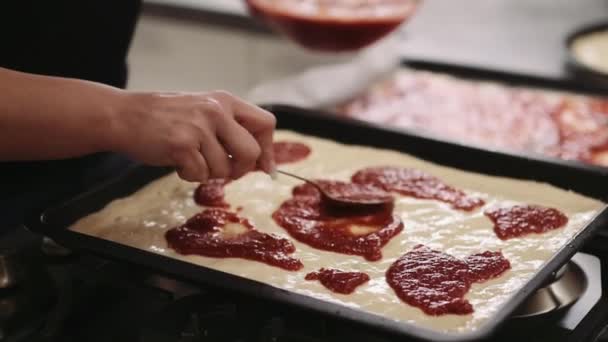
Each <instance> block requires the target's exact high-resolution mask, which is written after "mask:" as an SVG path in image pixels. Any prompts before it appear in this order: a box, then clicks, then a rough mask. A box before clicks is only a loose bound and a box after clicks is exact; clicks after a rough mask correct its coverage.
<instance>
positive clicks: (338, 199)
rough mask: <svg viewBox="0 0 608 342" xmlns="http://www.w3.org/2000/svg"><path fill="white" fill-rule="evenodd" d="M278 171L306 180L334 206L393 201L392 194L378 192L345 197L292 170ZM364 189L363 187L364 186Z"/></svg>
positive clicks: (363, 205) (376, 204)
mask: <svg viewBox="0 0 608 342" xmlns="http://www.w3.org/2000/svg"><path fill="white" fill-rule="evenodd" d="M276 171H277V173H280V174H282V175H285V176H288V177H292V178H295V179H299V180H301V181H304V182H306V183H308V184H310V185H312V186H314V187H315V188H316V189H317V190H318V191H319V193H320V194H321V197H322V200H323V201H325V202H326V203H328V204H330V205H333V206H338V207H377V206H381V205H385V204H389V203H391V202H393V200H394V199H393V197H391V196H390V195H386V196H378V195H376V194H374V196H372V197H366V198H361V197H358V198H356V199H354V198H348V197H344V196H336V195H335V194H332V193H331V192H328V191H327V190H326V189H324V188H323V187H322V186H321V185H320V184H319V183H317V182H314V181H311V180H309V179H307V178H304V177H301V176H298V175H296V174H293V173H291V172H286V171H281V170H276ZM362 189H363V188H362ZM368 194H370V195H371V194H372V192H369V193H368Z"/></svg>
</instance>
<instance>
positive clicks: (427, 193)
mask: <svg viewBox="0 0 608 342" xmlns="http://www.w3.org/2000/svg"><path fill="white" fill-rule="evenodd" d="M352 181H353V183H357V184H368V185H372V186H376V187H379V188H381V189H383V190H385V191H389V192H396V193H399V194H401V195H405V196H411V197H415V198H421V199H434V200H438V201H441V202H445V203H449V204H451V206H452V207H453V208H455V209H460V210H464V211H472V210H474V209H476V208H478V207H481V206H482V205H484V203H485V202H484V201H483V200H482V199H480V198H477V197H473V196H469V195H467V194H465V193H464V192H463V191H461V190H458V189H456V188H454V187H451V186H449V185H446V184H445V183H443V182H442V181H441V180H440V179H439V178H437V177H434V176H432V175H429V174H427V173H424V172H422V171H420V170H416V169H408V168H400V167H393V166H384V167H371V168H367V169H363V170H361V171H358V172H357V173H355V174H354V175H353V176H352Z"/></svg>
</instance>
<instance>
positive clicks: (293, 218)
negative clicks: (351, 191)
mask: <svg viewBox="0 0 608 342" xmlns="http://www.w3.org/2000/svg"><path fill="white" fill-rule="evenodd" d="M317 182H319V183H320V184H321V185H322V186H325V187H327V186H330V187H331V186H333V187H339V188H341V189H345V188H347V187H348V186H349V185H348V184H349V183H343V182H335V181H317ZM355 186H356V185H355ZM292 193H293V197H292V198H291V199H288V200H287V201H285V202H283V203H282V204H281V206H280V207H279V209H277V210H276V211H275V212H274V214H273V215H272V217H273V218H274V220H275V222H276V223H277V224H278V225H279V226H281V227H283V228H285V230H287V231H288V232H289V234H290V235H291V236H293V237H294V238H295V239H297V240H298V241H300V242H303V243H306V244H307V245H309V246H312V247H314V248H318V249H322V250H326V251H332V252H337V253H343V254H350V255H360V256H363V257H364V258H366V259H367V260H370V261H375V260H379V259H381V258H382V253H381V249H382V247H384V245H386V244H387V243H388V242H389V241H390V239H392V238H393V237H394V236H395V235H397V234H399V233H400V232H401V231H402V230H403V223H402V222H401V220H400V219H399V218H398V217H397V216H395V215H393V203H392V202H391V203H388V204H386V205H381V206H374V207H372V208H368V209H367V210H366V211H363V210H362V209H361V208H356V209H355V210H353V207H343V208H334V207H329V206H327V205H325V204H324V202H323V201H321V196H320V194H319V192H318V190H317V189H316V188H315V187H314V186H312V185H310V184H302V185H299V186H297V187H295V188H294V189H293V192H292ZM354 226H357V227H364V228H365V229H364V231H353V228H354Z"/></svg>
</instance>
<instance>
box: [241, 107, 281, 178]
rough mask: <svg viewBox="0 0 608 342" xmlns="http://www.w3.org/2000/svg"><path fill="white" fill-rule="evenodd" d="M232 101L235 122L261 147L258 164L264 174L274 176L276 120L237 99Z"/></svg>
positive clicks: (270, 114) (268, 113) (269, 114)
mask: <svg viewBox="0 0 608 342" xmlns="http://www.w3.org/2000/svg"><path fill="white" fill-rule="evenodd" d="M230 100H231V109H232V112H233V114H234V118H235V120H236V121H237V122H238V123H239V124H240V125H241V126H243V127H244V128H245V129H246V130H247V131H249V132H250V133H251V135H252V136H253V137H254V138H255V139H256V141H257V143H258V145H259V147H260V150H261V153H260V156H259V159H258V161H257V164H258V165H259V166H260V168H261V169H262V170H263V171H264V172H266V173H269V174H272V173H273V172H274V169H275V163H274V152H273V148H272V142H273V134H274V129H275V126H276V118H275V117H274V115H273V114H272V113H270V112H268V111H266V110H264V109H262V108H260V107H257V106H255V105H252V104H250V103H247V102H245V101H243V100H241V99H239V98H237V97H234V96H231V97H230Z"/></svg>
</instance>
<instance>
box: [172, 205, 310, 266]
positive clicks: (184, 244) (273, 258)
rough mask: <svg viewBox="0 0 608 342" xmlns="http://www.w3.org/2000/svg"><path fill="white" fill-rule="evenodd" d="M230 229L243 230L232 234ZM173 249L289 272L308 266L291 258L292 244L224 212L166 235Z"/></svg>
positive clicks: (209, 212) (191, 221) (217, 211)
mask: <svg viewBox="0 0 608 342" xmlns="http://www.w3.org/2000/svg"><path fill="white" fill-rule="evenodd" d="M228 225H233V226H236V227H238V228H239V231H237V232H230V231H229V230H228ZM165 238H166V239H167V243H168V245H169V247H171V248H172V249H174V250H175V251H177V252H178V253H180V254H184V255H191V254H196V255H202V256H206V257H212V258H242V259H248V260H254V261H259V262H263V263H265V264H268V265H271V266H276V267H279V268H282V269H285V270H288V271H297V270H299V269H301V268H302V267H303V266H304V265H303V264H302V262H301V261H300V260H298V259H295V258H293V257H291V256H289V254H292V253H293V252H295V250H296V248H295V246H294V245H293V243H291V241H289V240H287V239H284V238H281V237H278V236H275V235H272V234H266V233H263V232H260V231H258V230H256V229H255V227H254V226H253V225H252V224H251V222H249V221H248V220H247V219H245V218H242V217H239V216H238V214H236V213H233V212H229V211H225V210H222V209H207V210H204V211H203V212H201V213H199V214H197V215H195V216H194V217H192V218H190V219H189V220H188V221H187V222H186V223H185V224H183V225H181V226H179V227H176V228H173V229H170V230H169V231H167V233H166V234H165Z"/></svg>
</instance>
